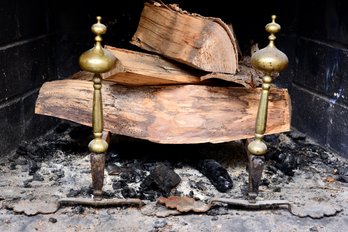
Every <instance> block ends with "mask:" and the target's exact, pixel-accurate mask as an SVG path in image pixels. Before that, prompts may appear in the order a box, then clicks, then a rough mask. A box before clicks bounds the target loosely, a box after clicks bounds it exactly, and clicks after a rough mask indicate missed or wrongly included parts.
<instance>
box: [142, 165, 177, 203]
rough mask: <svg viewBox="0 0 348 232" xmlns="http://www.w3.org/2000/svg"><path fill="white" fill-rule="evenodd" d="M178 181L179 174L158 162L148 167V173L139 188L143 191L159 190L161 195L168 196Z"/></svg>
mask: <svg viewBox="0 0 348 232" xmlns="http://www.w3.org/2000/svg"><path fill="white" fill-rule="evenodd" d="M180 181H181V178H180V176H179V175H178V174H176V173H175V172H174V170H173V169H171V168H170V167H168V166H167V165H165V164H163V163H159V164H157V165H156V166H154V167H152V168H151V169H150V174H149V175H148V176H147V177H146V178H145V179H144V181H143V182H142V183H141V188H142V190H143V191H149V190H150V191H151V190H159V191H160V192H161V193H162V195H163V196H168V195H169V193H170V191H171V190H172V189H173V188H174V187H175V186H177V185H178V184H179V183H180Z"/></svg>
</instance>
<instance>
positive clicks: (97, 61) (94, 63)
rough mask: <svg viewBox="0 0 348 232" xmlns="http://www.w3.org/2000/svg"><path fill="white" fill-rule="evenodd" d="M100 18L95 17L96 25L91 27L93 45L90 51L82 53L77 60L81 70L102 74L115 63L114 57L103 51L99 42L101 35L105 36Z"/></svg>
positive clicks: (104, 27)
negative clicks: (93, 35)
mask: <svg viewBox="0 0 348 232" xmlns="http://www.w3.org/2000/svg"><path fill="white" fill-rule="evenodd" d="M100 21H101V17H100V16H98V17H97V23H95V24H93V25H92V27H91V30H92V32H93V33H94V34H95V35H96V36H95V41H96V43H95V45H94V47H93V48H91V49H90V50H88V51H86V52H84V53H83V54H82V55H81V56H80V59H79V63H80V66H81V68H82V69H83V70H85V71H88V72H93V73H104V72H107V71H109V70H110V69H111V68H112V67H113V66H114V65H115V62H116V58H115V56H114V55H113V54H112V53H111V52H109V51H108V50H105V49H104V48H103V47H102V45H101V41H102V40H103V39H102V37H101V35H102V34H105V32H106V26H105V25H104V24H102V23H101V22H100Z"/></svg>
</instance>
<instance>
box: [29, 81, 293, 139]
mask: <svg viewBox="0 0 348 232" xmlns="http://www.w3.org/2000/svg"><path fill="white" fill-rule="evenodd" d="M260 92H261V90H260V89H246V88H244V87H212V86H204V85H172V86H141V87H127V86H122V85H110V84H106V83H105V84H104V85H103V89H102V94H103V103H104V128H105V130H109V131H111V132H112V133H115V134H120V135H126V136H131V137H135V138H141V139H146V140H150V141H153V142H157V143H168V144H187V143H205V142H212V143H219V142H227V141H232V140H239V139H245V138H251V137H253V136H254V129H255V119H256V113H257V108H258V105H259V99H260ZM92 96H93V85H92V83H91V82H90V81H84V80H71V79H67V80H59V81H52V82H46V83H45V84H44V85H43V86H42V87H41V89H40V93H39V97H38V99H37V102H36V108H35V112H36V113H37V114H43V115H49V116H53V117H58V118H62V119H66V120H70V121H73V122H76V123H80V124H83V125H87V126H91V119H92V114H91V111H92ZM268 112H269V113H268V123H267V129H266V133H267V134H273V133H280V132H284V131H289V130H290V101H289V96H288V92H287V90H286V89H275V88H273V89H272V90H271V92H270V102H269V111H268Z"/></svg>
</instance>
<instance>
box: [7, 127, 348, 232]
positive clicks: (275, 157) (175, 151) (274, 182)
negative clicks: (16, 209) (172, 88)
mask: <svg viewBox="0 0 348 232" xmlns="http://www.w3.org/2000/svg"><path fill="white" fill-rule="evenodd" d="M91 139H92V130H91V128H89V127H85V126H81V125H78V124H74V123H70V122H65V121H63V122H62V123H61V124H59V125H58V127H56V128H55V129H54V130H52V131H50V132H49V133H47V134H45V135H43V136H42V137H40V138H38V139H36V140H34V141H31V142H23V143H22V144H21V145H20V146H19V147H18V149H17V150H16V151H15V152H13V153H12V154H7V155H3V156H1V157H0V171H1V173H2V175H1V176H0V190H1V192H0V202H1V203H2V206H1V208H0V219H1V218H2V220H3V222H6V223H5V224H3V227H2V226H0V228H3V229H6V230H2V231H11V230H10V229H9V228H10V227H8V226H10V225H14V224H16V223H17V224H18V223H19V222H18V221H17V220H16V219H15V218H16V217H15V216H14V214H13V212H12V209H11V207H8V204H5V203H8V202H11V201H12V202H13V201H18V200H35V199H36V200H37V199H39V200H52V199H59V198H65V197H82V198H91V197H93V196H92V192H93V191H92V187H91V171H90V161H89V151H88V148H87V147H88V143H89V141H91ZM265 140H266V142H267V144H268V148H269V152H268V154H267V155H266V157H265V158H266V162H265V168H264V172H263V177H262V182H261V186H260V193H259V196H258V199H259V200H263V199H274V200H275V199H286V200H289V201H291V202H292V203H293V204H294V206H296V207H298V208H299V209H300V208H301V207H302V208H306V209H311V210H312V209H313V206H316V205H318V204H320V203H323V202H325V203H330V205H331V206H330V205H329V206H328V207H329V209H330V207H331V209H332V208H335V209H337V210H336V211H334V212H332V210H331V211H330V210H329V211H330V212H331V214H329V213H327V212H326V211H325V209H324V211H325V212H324V213H323V214H322V217H318V218H325V216H333V217H336V218H342V217H343V219H339V220H346V224H344V225H347V226H348V224H347V217H346V212H345V211H344V209H345V208H346V207H347V206H348V203H347V196H348V194H347V192H348V191H347V189H348V184H347V182H348V162H347V160H346V159H344V158H342V157H340V156H338V155H336V154H335V153H332V152H330V151H328V150H326V149H324V148H323V147H321V146H319V145H317V144H315V143H314V142H312V141H311V140H310V139H308V138H307V137H306V136H305V135H304V134H301V133H299V132H297V131H292V132H289V133H282V134H277V135H269V136H266V138H265ZM246 166H247V155H246V153H245V150H244V146H243V143H242V142H241V141H234V142H229V143H221V144H192V145H165V144H155V143H151V142H148V141H144V140H140V139H134V138H129V137H125V136H118V135H113V136H112V138H111V142H110V146H109V149H108V152H107V154H106V170H105V179H104V187H103V191H104V198H120V199H122V198H139V199H141V200H144V202H146V203H151V202H153V203H155V202H156V201H157V199H158V198H159V197H168V196H172V195H175V196H189V197H192V198H194V199H196V200H200V201H203V202H206V201H208V200H209V199H210V198H212V197H220V198H233V199H246V198H247V193H248V171H247V169H246ZM96 210H97V211H96ZM125 210H126V208H122V207H121V208H113V209H106V211H102V210H100V209H94V208H90V207H83V206H75V207H65V208H62V209H60V210H59V211H57V212H56V213H54V214H53V216H52V215H50V216H48V215H45V216H47V218H46V219H47V220H46V219H42V218H41V219H38V218H35V217H31V220H33V221H36V222H37V220H44V221H45V223H48V225H49V224H51V225H52V224H56V223H57V220H58V224H59V222H61V223H63V222H67V221H68V220H69V218H66V215H70V217H79V216H80V215H85V218H89V216H90V215H93V214H94V215H95V214H98V213H96V212H99V213H101V214H103V213H104V214H106V215H109V216H110V215H115V214H116V213H117V214H120V215H124V213H125V212H122V211H125ZM127 210H130V209H129V208H127ZM132 210H134V212H133V213H134V214H136V217H139V218H141V217H142V216H141V213H140V212H139V210H138V209H132ZM271 212H275V213H274V214H275V215H281V214H286V215H287V216H289V215H290V214H289V213H288V212H286V211H285V212H284V211H271ZM249 213H251V214H255V212H254V211H251V212H249V211H248V210H244V211H243V210H242V211H241V209H234V208H233V207H230V206H228V205H222V206H220V207H213V208H212V209H211V210H209V211H208V212H207V213H205V215H206V217H209V220H208V221H209V222H210V224H209V226H208V228H210V229H212V230H213V228H215V227H214V226H215V224H214V223H213V224H211V222H212V221H219V220H220V224H219V225H220V226H221V228H222V229H221V228H220V229H221V230H217V231H225V230H223V228H224V225H226V226H227V224H224V221H223V219H224V218H225V219H226V220H227V219H229V220H230V221H231V215H232V216H233V215H238V216H239V217H240V220H243V217H244V218H245V217H247V216H248V215H249ZM258 213H262V212H258ZM128 214H130V213H129V211H128ZM128 214H127V213H126V215H128ZM263 214H265V212H263ZM266 214H267V213H266ZM20 215H21V216H22V217H25V215H23V214H20ZM62 215H65V217H63V218H64V219H63V218H62ZM74 215H75V216H74ZM87 215H89V216H87ZM299 215H302V217H301V218H309V217H307V216H310V215H311V214H310V213H307V214H306V213H302V214H301V213H299ZM186 216H187V215H186ZM195 216H196V214H193V216H192V217H195ZM263 216H264V215H259V218H260V219H259V220H262V217H263ZM291 216H292V215H290V216H289V217H291ZM91 217H92V216H91ZM124 217H125V216H124ZM292 217H294V216H292ZM150 218H151V219H149V217H148V218H147V219H146V220H145V219H142V220H144V223H145V224H146V222H148V224H146V226H148V227H146V228H147V229H146V230H145V231H190V230H191V229H197V228H199V225H197V224H196V225H195V223H193V222H192V221H190V220H191V219H190V218H189V217H187V218H186V219H172V220H171V219H161V220H162V221H158V220H159V219H154V218H153V217H150ZM176 218H177V217H176ZM20 220H22V221H23V218H21V219H20ZM28 220H29V219H28ZM91 220H92V219H91ZM139 220H140V219H139ZM163 220H164V221H163ZM173 220H174V221H173ZM178 220H179V221H180V223H179V222H178ZM185 220H186V222H185ZM221 220H222V221H221ZM292 220H294V221H296V220H297V221H298V218H296V219H292ZM24 221H25V220H24ZM29 221H30V220H29ZM175 221H176V222H175ZM184 222H185V223H186V224H185V223H184ZM11 223H12V224H11ZM22 223H23V222H22ZM28 223H29V222H28ZM45 223H44V224H45ZM70 223H71V222H70ZM104 223H105V224H107V222H104ZM190 223H191V224H190ZM226 223H227V221H226ZM284 223H285V224H286V223H287V222H284ZM288 223H289V222H288ZM301 223H302V224H301V225H299V224H296V223H289V225H291V226H293V228H295V229H296V228H307V229H308V230H309V229H311V228H312V231H320V230H321V229H324V228H325V226H323V227H321V225H322V224H321V223H319V222H316V223H312V224H311V223H309V222H308V223H307V222H301ZM29 224H30V223H29ZM77 224H79V223H77ZM97 224H98V223H97ZM123 224H124V228H125V231H126V230H127V229H129V228H137V227H136V226H139V229H140V228H142V227H141V225H135V224H134V225H131V224H127V223H126V222H124V223H123ZM79 225H80V227H81V228H84V227H83V226H82V224H79ZM93 225H94V224H93V223H92V224H91V225H90V226H91V227H90V228H94V227H93ZM95 225H96V224H95ZM159 225H160V226H159ZM161 225H163V227H161ZM255 225H256V224H255ZM255 225H254V226H255ZM190 226H191V227H190ZM259 226H261V224H260V225H259ZM263 226H265V225H263ZM326 226H328V225H327V224H326ZM261 227H262V226H261ZM331 227H332V228H336V227H335V225H334V224H332V226H331ZM13 228H16V227H13ZM42 228H46V227H45V226H43V227H42ZM95 228H97V227H95ZM185 228H186V229H188V230H185ZM238 228H239V227H235V231H239V230H238ZM255 228H256V227H255ZM263 228H264V229H267V230H268V229H269V228H268V227H263ZM272 228H278V227H276V226H275V227H272ZM279 228H283V227H279ZM85 229H86V228H85ZM118 229H119V228H118ZM176 229H177V230H176ZM243 229H245V225H244V226H243ZM259 229H260V228H259ZM315 229H317V230H315ZM338 229H340V228H338ZM308 230H307V231H308ZM13 231H16V230H13ZM76 231H79V230H76ZM81 231H86V230H83V229H82V230H81ZM87 231H88V230H87ZM91 231H93V229H92V230H91ZM110 231H123V230H121V229H120V230H110ZM134 231H138V230H134ZM139 231H144V230H141V229H140V230H139ZM198 231H199V230H198ZM207 231H211V230H209V229H208V230H207ZM226 231H230V230H228V229H227V230H226ZM241 231H243V230H241ZM322 231H326V230H322ZM336 231H340V230H336Z"/></svg>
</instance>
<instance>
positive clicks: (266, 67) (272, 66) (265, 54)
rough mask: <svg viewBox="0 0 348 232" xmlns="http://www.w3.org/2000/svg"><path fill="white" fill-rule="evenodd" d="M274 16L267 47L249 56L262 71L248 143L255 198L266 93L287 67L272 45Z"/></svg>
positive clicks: (275, 30) (260, 167) (251, 190)
mask: <svg viewBox="0 0 348 232" xmlns="http://www.w3.org/2000/svg"><path fill="white" fill-rule="evenodd" d="M275 19H276V16H275V15H272V22H271V23H268V24H267V25H266V31H267V32H268V33H270V34H271V35H270V36H268V39H269V44H268V46H267V47H265V48H263V49H260V50H259V51H257V52H255V53H254V54H253V56H252V57H251V64H252V66H253V67H254V68H255V69H258V70H260V71H262V72H263V73H264V76H263V78H262V81H263V83H262V93H261V98H260V104H259V108H258V112H257V116H256V124H255V140H254V141H252V142H251V143H250V144H249V145H248V151H249V153H250V155H249V196H250V198H251V200H255V198H256V196H257V194H258V186H259V182H260V179H261V174H262V170H263V163H264V161H263V156H264V155H265V154H266V153H267V146H266V143H265V142H264V140H263V137H264V134H265V131H266V125H267V111H268V95H269V90H270V87H271V84H272V81H273V78H275V77H277V76H278V74H279V72H280V71H282V70H284V69H285V68H287V66H288V58H287V56H286V55H285V54H284V53H283V52H281V51H280V50H278V49H277V47H276V46H275V45H274V40H275V39H276V36H275V35H274V34H276V33H278V32H279V31H280V28H281V27H280V25H279V24H278V23H276V22H275Z"/></svg>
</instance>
